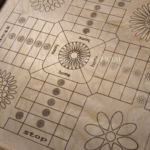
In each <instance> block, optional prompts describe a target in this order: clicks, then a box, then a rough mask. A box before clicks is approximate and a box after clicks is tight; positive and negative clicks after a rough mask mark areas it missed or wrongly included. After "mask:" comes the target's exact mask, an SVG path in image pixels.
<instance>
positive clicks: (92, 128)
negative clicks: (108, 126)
mask: <svg viewBox="0 0 150 150" xmlns="http://www.w3.org/2000/svg"><path fill="white" fill-rule="evenodd" d="M85 131H86V132H87V133H88V134H90V135H92V136H102V135H104V132H103V131H102V130H101V128H100V127H99V126H97V125H94V124H89V125H87V126H85Z"/></svg>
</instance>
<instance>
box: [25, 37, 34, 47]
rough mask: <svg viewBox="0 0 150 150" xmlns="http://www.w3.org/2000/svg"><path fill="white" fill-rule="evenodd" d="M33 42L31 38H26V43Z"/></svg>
mask: <svg viewBox="0 0 150 150" xmlns="http://www.w3.org/2000/svg"><path fill="white" fill-rule="evenodd" d="M33 42H34V40H33V39H32V38H29V39H27V40H26V43H27V45H31V44H32V43H33Z"/></svg>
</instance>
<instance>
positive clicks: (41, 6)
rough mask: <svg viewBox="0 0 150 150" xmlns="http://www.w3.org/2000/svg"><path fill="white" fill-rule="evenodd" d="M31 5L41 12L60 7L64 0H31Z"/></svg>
mask: <svg viewBox="0 0 150 150" xmlns="http://www.w3.org/2000/svg"><path fill="white" fill-rule="evenodd" d="M30 3H31V7H34V8H35V10H39V11H40V12H43V11H45V12H49V11H50V10H52V11H54V10H55V9H56V8H60V7H61V4H64V3H65V1H64V0H30Z"/></svg>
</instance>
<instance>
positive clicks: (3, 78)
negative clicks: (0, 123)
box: [0, 70, 17, 109]
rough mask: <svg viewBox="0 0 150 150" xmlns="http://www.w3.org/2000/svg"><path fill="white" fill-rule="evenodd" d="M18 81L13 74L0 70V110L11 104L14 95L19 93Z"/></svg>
mask: <svg viewBox="0 0 150 150" xmlns="http://www.w3.org/2000/svg"><path fill="white" fill-rule="evenodd" d="M16 82H17V81H15V80H14V77H13V76H11V73H7V72H6V71H3V72H2V70H0V108H3V109H5V108H6V105H9V104H11V101H12V100H13V99H14V95H15V94H16V93H17V92H16V91H15V89H16V88H17V86H16V85H15V84H16Z"/></svg>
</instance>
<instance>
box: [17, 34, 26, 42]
mask: <svg viewBox="0 0 150 150" xmlns="http://www.w3.org/2000/svg"><path fill="white" fill-rule="evenodd" d="M24 40H25V37H24V36H23V35H20V36H19V37H18V39H17V41H18V42H23V41H24Z"/></svg>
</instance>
